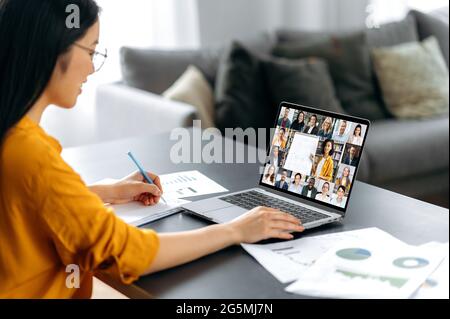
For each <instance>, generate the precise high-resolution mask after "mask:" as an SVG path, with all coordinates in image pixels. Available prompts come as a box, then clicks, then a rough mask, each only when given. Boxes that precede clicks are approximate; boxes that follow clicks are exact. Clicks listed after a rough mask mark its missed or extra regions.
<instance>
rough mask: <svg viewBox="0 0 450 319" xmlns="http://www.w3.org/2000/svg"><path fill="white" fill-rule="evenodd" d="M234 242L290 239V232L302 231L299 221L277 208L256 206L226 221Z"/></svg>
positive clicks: (291, 236) (248, 242)
mask: <svg viewBox="0 0 450 319" xmlns="http://www.w3.org/2000/svg"><path fill="white" fill-rule="evenodd" d="M228 226H229V227H230V228H231V230H232V232H233V234H234V235H235V236H234V237H235V240H234V241H235V244H241V243H247V244H251V243H255V242H258V241H261V240H264V239H269V238H279V239H292V238H294V236H293V235H292V234H291V232H302V231H304V230H305V228H304V227H303V226H302V223H301V221H300V220H299V219H298V218H296V217H294V216H292V215H291V214H287V213H283V212H281V211H279V210H277V209H273V208H267V207H256V208H254V209H252V210H250V211H249V212H247V213H245V214H243V215H241V216H239V217H238V218H236V219H234V220H232V221H231V222H229V223H228Z"/></svg>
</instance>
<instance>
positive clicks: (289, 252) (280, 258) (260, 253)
mask: <svg viewBox="0 0 450 319" xmlns="http://www.w3.org/2000/svg"><path fill="white" fill-rule="evenodd" d="M352 239H359V240H366V241H389V242H390V243H391V244H392V243H396V244H399V245H401V244H403V242H401V241H399V240H398V239H396V238H395V237H393V236H391V235H390V234H388V233H386V232H384V231H382V230H380V229H379V228H376V227H372V228H364V229H358V230H352V231H346V232H340V233H333V234H326V235H321V236H314V237H305V238H300V239H296V240H290V241H283V242H278V243H274V244H266V245H255V244H253V245H249V244H243V245H242V247H243V248H244V249H245V250H246V251H247V252H248V253H249V254H250V255H252V256H253V257H254V258H255V259H256V260H257V261H258V262H259V263H260V264H261V265H262V266H263V267H264V268H266V270H267V271H269V272H270V273H271V274H272V275H273V276H274V277H275V278H277V279H278V280H279V281H280V282H282V283H289V282H292V281H294V280H296V279H298V278H299V277H300V276H301V275H302V274H303V273H304V272H305V271H306V270H307V269H308V268H309V267H310V266H312V265H313V264H314V262H315V261H316V260H317V259H319V258H320V256H322V255H323V254H324V253H326V252H327V251H328V250H329V249H330V248H332V247H333V246H334V245H336V244H338V243H340V242H343V241H347V240H352Z"/></svg>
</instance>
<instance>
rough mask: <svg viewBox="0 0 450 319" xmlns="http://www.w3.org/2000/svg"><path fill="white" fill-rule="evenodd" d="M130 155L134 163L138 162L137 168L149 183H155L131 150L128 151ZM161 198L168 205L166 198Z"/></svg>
mask: <svg viewBox="0 0 450 319" xmlns="http://www.w3.org/2000/svg"><path fill="white" fill-rule="evenodd" d="M127 154H128V156H129V157H130V158H131V160H132V161H133V162H134V164H136V166H137V168H138V169H139V171H140V172H141V174H142V176H144V179H145V180H146V181H147V183H149V184H155V183H153V181H152V179H151V178H150V177H149V176H148V175H147V173H146V172H145V171H144V170H143V169H142V166H141V165H140V164H139V162H138V161H137V159H136V158H135V157H134V156H133V154H132V153H131V152H128V153H127ZM161 199H162V200H163V201H164V203H165V204H166V205H167V202H166V200H165V199H164V197H162V196H161Z"/></svg>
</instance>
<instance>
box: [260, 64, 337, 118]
mask: <svg viewBox="0 0 450 319" xmlns="http://www.w3.org/2000/svg"><path fill="white" fill-rule="evenodd" d="M262 65H263V70H264V77H265V79H266V81H267V87H268V90H269V95H270V100H271V104H272V105H273V107H276V106H278V105H280V103H281V102H283V101H285V102H291V103H295V104H301V105H307V106H312V107H316V108H321V109H324V110H328V111H332V112H337V113H345V111H344V110H343V109H342V107H341V105H340V102H339V100H338V99H337V98H336V93H335V90H334V86H333V80H332V79H331V76H330V74H329V72H328V66H327V63H326V62H325V61H324V60H321V59H317V58H308V59H302V60H288V59H281V58H278V59H277V58H270V59H265V60H263V62H262Z"/></svg>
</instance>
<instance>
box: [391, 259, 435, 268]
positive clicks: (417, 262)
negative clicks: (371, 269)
mask: <svg viewBox="0 0 450 319" xmlns="http://www.w3.org/2000/svg"><path fill="white" fill-rule="evenodd" d="M393 264H394V265H395V266H397V267H400V268H406V269H413V268H421V267H425V266H427V265H428V264H429V262H428V260H426V259H424V258H420V257H403V258H397V259H396V260H394V262H393Z"/></svg>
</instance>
